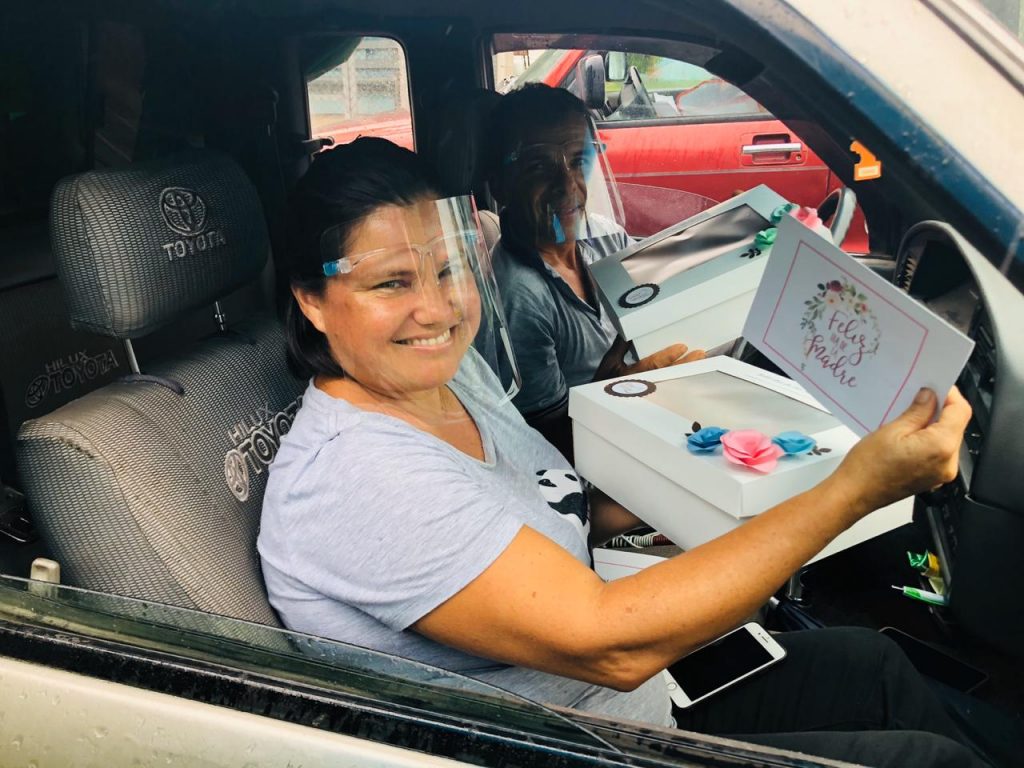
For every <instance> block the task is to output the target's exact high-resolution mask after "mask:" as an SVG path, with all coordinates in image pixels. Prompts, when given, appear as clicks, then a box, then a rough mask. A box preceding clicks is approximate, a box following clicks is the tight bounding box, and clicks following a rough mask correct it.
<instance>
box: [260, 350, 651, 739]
mask: <svg viewBox="0 0 1024 768" xmlns="http://www.w3.org/2000/svg"><path fill="white" fill-rule="evenodd" d="M450 386H451V389H452V391H453V392H454V393H455V394H456V395H457V396H458V398H459V400H461V401H462V403H463V405H465V407H466V408H467V410H468V411H469V413H470V414H471V415H472V417H473V419H474V421H475V422H476V424H477V427H478V428H479V430H480V437H481V440H482V442H483V446H484V454H485V460H484V461H478V460H476V459H474V458H472V457H471V456H468V455H466V454H464V453H462V452H461V451H459V450H457V449H456V448H454V447H452V446H451V445H449V444H448V443H446V442H444V441H442V440H439V439H438V438H436V437H434V436H433V435H430V434H428V433H426V432H423V431H421V430H419V429H416V428H415V427H413V426H411V425H409V424H407V423H406V422H404V421H401V420H400V419H396V418H393V417H391V416H386V415H383V414H379V413H371V412H368V411H363V410H361V409H359V408H356V407H354V406H352V405H351V404H349V403H348V402H346V401H344V400H340V399H337V398H334V397H331V396H330V395H328V394H326V393H324V392H321V391H320V390H319V389H317V388H316V387H314V386H313V385H312V383H311V384H310V385H309V387H308V388H307V389H306V393H305V395H304V396H303V403H302V407H301V409H300V410H299V412H298V414H297V415H296V418H295V422H294V424H293V425H292V428H291V430H290V431H289V432H288V434H287V435H285V436H284V438H283V439H282V441H281V447H280V449H279V451H278V453H277V457H276V458H275V460H274V463H273V465H272V466H271V470H270V478H269V480H268V483H267V491H266V496H265V498H264V502H263V515H262V520H261V527H260V534H259V540H258V542H257V544H258V548H259V552H260V556H261V558H262V562H263V575H264V578H265V580H266V585H267V591H268V593H269V595H270V602H271V605H273V606H274V608H275V609H276V610H277V612H278V614H279V615H280V616H281V619H282V621H283V622H284V624H285V626H287V627H289V628H290V629H294V630H297V631H300V632H306V633H309V634H314V635H319V636H322V637H327V638H331V639H334V640H340V641H342V642H346V643H351V644H353V645H358V646H362V647H366V648H373V649H376V650H380V651H384V652H387V653H391V654H395V655H398V656H402V657H405V658H410V659H414V660H416V661H420V662H423V663H426V664H431V665H434V666H437V667H441V668H444V669H448V670H452V671H454V672H459V673H462V674H465V675H469V676H471V677H475V678H478V679H480V680H483V681H485V682H488V683H491V684H493V685H497V686H499V687H501V688H504V689H506V690H509V691H512V692H513V693H517V694H519V695H521V696H523V697H525V698H528V699H533V700H535V701H541V702H546V703H551V704H558V705H562V706H569V707H575V708H578V709H583V710H587V711H591V712H597V713H602V714H606V715H609V716H612V717H618V718H622V719H630V720H639V721H643V722H650V723H655V724H658V725H667V724H669V723H670V707H669V699H668V693H667V689H666V688H665V685H664V683H663V682H662V680H661V678H660V676H655V677H654V678H652V679H651V680H649V681H648V682H647V683H645V684H644V685H643V686H641V687H640V688H638V689H636V690H635V691H632V692H630V693H620V692H617V691H613V690H611V689H609V688H603V687H601V686H596V685H589V684H587V683H582V682H579V681H576V680H571V679H569V678H564V677H559V676H556V675H551V674H547V673H543V672H537V671H535V670H530V669H525V668H522V667H514V666H508V665H504V664H499V663H497V662H493V661H490V660H488V659H482V658H479V657H475V656H472V655H470V654H466V653H463V652H461V651H458V650H455V649H454V648H450V647H448V646H445V645H441V644H439V643H435V642H434V641H432V640H430V639H428V638H426V637H424V636H422V635H419V634H417V633H416V632H414V631H413V630H411V629H409V626H410V625H411V624H413V623H415V622H416V621H417V620H419V619H420V618H422V617H423V616H424V615H426V614H427V613H429V612H430V611H432V610H433V609H434V608H436V607H437V606H438V605H440V604H441V603H443V602H444V601H445V600H447V599H448V598H450V597H452V596H453V595H454V594H456V593H457V592H459V591H460V590H461V589H462V588H463V587H465V586H466V585H467V584H469V583H470V582H471V581H472V580H473V579H475V578H476V577H477V576H479V575H480V574H481V573H482V572H483V571H484V570H486V569H487V567H488V566H490V565H491V563H493V562H494V560H495V559H497V557H498V556H499V555H500V554H501V553H502V552H503V551H504V550H505V548H506V547H507V546H508V545H509V543H510V542H511V541H512V539H513V538H514V537H515V536H516V534H517V533H518V532H519V529H520V528H521V527H522V526H524V525H528V526H530V527H531V528H533V529H535V530H537V531H539V532H540V533H542V534H544V535H545V536H547V537H548V538H550V539H551V540H552V541H554V542H555V543H557V544H558V545H559V546H561V547H563V548H564V549H566V550H567V551H568V552H569V553H570V554H572V556H573V557H575V558H576V559H577V560H579V561H580V562H582V563H586V564H589V563H590V553H589V551H588V548H587V534H588V532H589V513H588V509H587V504H586V497H585V495H584V494H583V490H582V487H581V485H580V482H579V480H578V479H577V478H576V476H575V475H574V474H573V470H572V468H571V467H570V466H569V464H568V463H567V462H566V461H565V459H564V458H563V457H562V455H561V454H559V453H558V451H556V450H555V449H554V448H553V447H552V446H551V445H550V444H549V443H548V442H547V441H546V440H544V439H543V438H542V437H541V436H540V435H539V434H538V433H537V432H536V431H534V430H533V429H531V428H530V427H529V426H527V425H526V423H525V422H524V421H523V419H522V417H521V416H520V415H519V413H518V412H517V411H516V410H515V408H514V407H512V405H511V404H509V403H508V402H502V400H501V398H502V392H501V389H500V386H499V385H498V381H497V379H496V378H495V376H494V374H493V373H492V372H491V370H490V369H489V368H488V367H487V365H486V363H484V362H483V360H482V359H481V358H480V357H479V355H477V354H476V353H475V352H474V351H473V350H470V352H469V353H468V354H467V355H466V357H465V358H464V359H463V362H462V365H461V367H460V369H459V371H458V373H457V374H456V376H455V378H454V379H453V381H452V382H451V385H450Z"/></svg>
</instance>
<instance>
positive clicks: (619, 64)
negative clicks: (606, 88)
mask: <svg viewBox="0 0 1024 768" xmlns="http://www.w3.org/2000/svg"><path fill="white" fill-rule="evenodd" d="M604 63H605V73H606V75H607V78H608V79H609V80H612V81H615V82H622V81H623V80H625V79H626V54H624V53H623V52H622V51H608V53H606V54H605V60H604Z"/></svg>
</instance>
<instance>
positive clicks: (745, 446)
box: [722, 429, 785, 473]
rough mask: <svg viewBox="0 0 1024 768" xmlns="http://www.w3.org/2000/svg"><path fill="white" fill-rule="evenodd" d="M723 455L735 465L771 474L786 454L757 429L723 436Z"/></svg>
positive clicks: (737, 430) (738, 431)
mask: <svg viewBox="0 0 1024 768" xmlns="http://www.w3.org/2000/svg"><path fill="white" fill-rule="evenodd" d="M722 453H723V454H724V455H725V458H727V459H728V460H729V461H731V462H732V463H733V464H742V465H743V466H745V467H750V468H751V469H754V470H757V471H758V472H765V473H767V472H771V471H772V470H773V469H775V465H776V464H777V463H778V459H779V457H780V456H782V455H783V453H785V451H783V450H782V449H781V448H780V447H779V446H777V445H775V443H773V442H772V441H771V438H770V437H768V435H766V434H764V433H763V432H758V431H757V430H756V429H735V430H733V431H731V432H726V433H725V434H724V435H722Z"/></svg>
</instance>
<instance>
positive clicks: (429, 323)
mask: <svg viewBox="0 0 1024 768" xmlns="http://www.w3.org/2000/svg"><path fill="white" fill-rule="evenodd" d="M346 233H347V237H346V236H345V234H346ZM320 256H321V261H322V270H323V274H324V276H326V277H327V278H329V279H331V280H340V281H342V283H343V285H344V286H345V288H346V290H347V291H350V292H351V294H352V296H353V297H356V298H358V301H359V306H361V307H364V308H366V310H367V311H369V312H372V313H379V316H381V317H384V318H387V322H390V323H392V324H393V325H394V328H395V330H394V332H393V335H394V337H395V338H394V339H391V342H393V343H398V344H400V345H402V346H403V347H405V348H406V349H402V350H400V352H401V353H400V354H398V355H396V354H394V353H395V352H396V349H395V348H394V347H392V346H391V344H390V343H389V341H388V340H378V341H377V342H376V343H377V345H378V347H379V352H380V362H379V365H377V366H376V368H377V370H376V371H375V372H374V375H378V374H379V375H381V376H389V375H390V379H389V381H393V382H414V381H425V380H426V379H425V378H424V377H425V376H426V375H427V373H426V372H428V370H432V368H431V367H432V366H433V368H436V370H437V371H438V374H437V375H438V376H440V377H441V378H444V376H445V375H446V372H448V369H449V368H451V370H450V374H451V375H454V372H455V368H457V367H458V365H459V364H460V363H461V356H462V354H470V355H479V356H480V357H482V358H483V360H484V362H485V363H486V364H487V365H488V366H489V367H490V369H491V371H493V372H494V373H495V374H496V375H497V376H498V378H499V379H500V383H501V387H502V389H503V390H504V393H505V394H504V396H505V397H506V398H511V397H513V396H514V395H515V394H516V393H517V392H518V391H519V386H520V383H521V379H520V376H519V370H518V367H517V365H516V362H515V356H514V354H513V351H512V346H511V340H510V337H509V334H508V330H507V324H506V322H505V317H504V312H503V310H502V305H501V300H500V296H499V294H498V286H497V282H496V280H495V277H494V271H493V269H492V267H491V260H490V255H489V254H488V253H487V249H486V247H485V245H484V239H483V234H482V231H481V229H480V224H479V221H478V217H477V211H476V207H475V205H474V203H473V198H472V197H470V196H468V195H464V196H460V197H450V198H445V199H443V200H423V201H419V202H416V203H413V204H411V205H384V206H381V207H380V208H377V209H376V210H374V211H373V212H372V213H370V214H369V215H367V216H365V217H363V218H361V219H359V220H358V221H356V222H354V223H349V224H346V225H345V226H343V227H342V226H335V227H331V228H329V229H327V230H325V231H324V233H323V234H322V235H321V238H320ZM372 343H374V342H373V340H372V339H368V338H364V339H352V341H351V344H352V345H353V346H359V347H360V349H361V351H362V353H363V354H367V353H368V352H367V349H366V347H367V346H368V345H371V344H372ZM469 347H472V348H473V349H472V350H469V349H468V348H469ZM409 348H415V349H416V350H417V352H418V353H419V356H418V358H417V357H415V356H410V355H407V354H404V353H405V352H407V351H409ZM369 352H372V349H371V350H369ZM339 362H340V361H339ZM453 365H454V367H452V366H453ZM417 366H419V370H417V368H416V367H417ZM343 367H344V366H343ZM392 369H393V370H392ZM395 386H399V385H398V384H395ZM399 388H401V387H399Z"/></svg>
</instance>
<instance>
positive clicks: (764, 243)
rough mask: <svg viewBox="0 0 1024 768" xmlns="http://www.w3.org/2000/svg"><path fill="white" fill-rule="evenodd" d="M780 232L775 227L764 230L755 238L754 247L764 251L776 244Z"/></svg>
mask: <svg viewBox="0 0 1024 768" xmlns="http://www.w3.org/2000/svg"><path fill="white" fill-rule="evenodd" d="M778 234H779V230H777V229H776V228H775V227H768V229H762V230H761V231H760V232H758V233H757V235H756V236H755V237H754V247H755V248H760V249H761V250H764V249H765V248H768V247H769V246H770V245H771V244H772V243H774V242H775V238H776V237H777V236H778Z"/></svg>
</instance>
